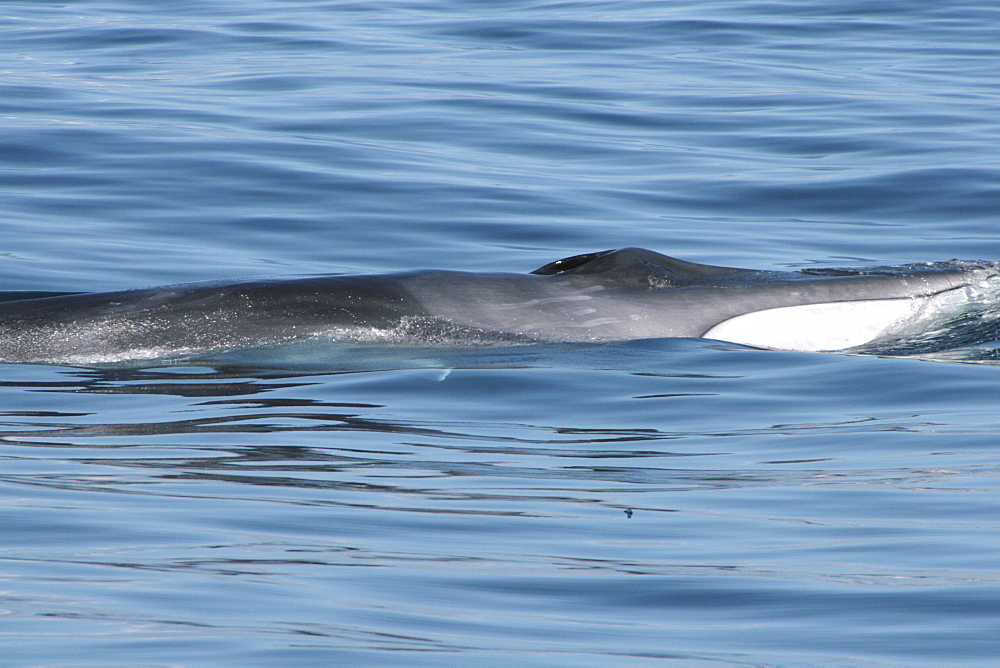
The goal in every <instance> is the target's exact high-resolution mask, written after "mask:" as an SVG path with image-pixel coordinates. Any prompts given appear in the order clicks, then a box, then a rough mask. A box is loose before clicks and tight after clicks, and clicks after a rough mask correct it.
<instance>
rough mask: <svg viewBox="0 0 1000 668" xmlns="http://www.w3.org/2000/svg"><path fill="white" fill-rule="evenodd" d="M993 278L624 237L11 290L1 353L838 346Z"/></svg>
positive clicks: (19, 357)
mask: <svg viewBox="0 0 1000 668" xmlns="http://www.w3.org/2000/svg"><path fill="white" fill-rule="evenodd" d="M998 283H1000V265H998V264H996V263H990V262H960V261H951V262H941V263H930V264H921V265H907V266H903V267H882V268H874V269H809V270H802V271H796V272H783V271H755V270H749V269H734V268H728V267H714V266H709V265H701V264H694V263H690V262H685V261H683V260H678V259H675V258H671V257H667V256H665V255H660V254H659V253H655V252H652V251H648V250H643V249H638V248H626V249H622V250H615V251H604V252H599V253H590V254H587V255H578V256H575V257H570V258H566V259H563V260H559V261H556V262H553V263H551V264H548V265H546V266H544V267H541V268H540V269H537V270H535V271H534V272H532V273H531V274H510V273H466V272H456V271H417V272H409V273H399V274H387V275H372V276H365V275H361V276H319V277H307V278H291V279H267V280H245V281H234V282H225V283H194V284H182V285H175V286H166V287H159V288H148V289H140V290H129V291H124V292H109V293H99V294H72V295H62V296H55V297H47V298H31V299H19V300H17V301H8V302H5V303H0V362H48V363H63V364H82V365H88V364H109V363H128V362H131V363H142V362H143V361H155V360H168V359H173V360H177V359H192V358H197V357H200V356H206V355H211V354H213V353H219V352H225V351H232V350H239V349H244V348H254V347H260V346H267V345H273V344H281V343H285V342H290V341H296V340H301V339H308V338H322V339H324V340H330V341H336V342H348V343H364V344H381V343H384V344H399V345H445V346H447V345H483V344H518V343H533V342H596V343H601V342H612V341H624V340H631V339H643V338H660V337H703V338H712V339H720V340H724V341H730V342H734V343H740V344H746V345H751V346H758V347H764V348H778V349H787V350H808V351H834V350H847V349H852V348H855V347H857V346H862V345H865V344H868V343H870V342H872V341H878V340H880V339H885V338H886V337H891V336H893V335H896V334H898V333H899V332H903V331H905V330H907V328H911V329H912V328H913V326H914V324H915V323H920V322H922V323H925V324H926V323H927V322H930V321H933V320H935V318H936V317H937V316H938V315H940V314H945V315H948V314H954V312H955V311H956V309H959V310H960V309H961V308H963V307H964V306H965V305H967V304H968V303H970V302H972V301H976V300H977V299H980V300H981V299H982V298H983V295H987V294H992V295H993V298H995V294H996V292H997V289H996V286H997V284H998ZM991 286H992V287H991ZM937 319H938V320H940V318H937Z"/></svg>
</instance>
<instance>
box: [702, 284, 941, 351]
mask: <svg viewBox="0 0 1000 668" xmlns="http://www.w3.org/2000/svg"><path fill="white" fill-rule="evenodd" d="M927 299H928V298H926V297H914V298H907V299H876V300H868V301H856V302H833V303H826V304H806V305H803V306H786V307H782V308H774V309H768V310H766V311H756V312H754V313H746V314H744V315H739V316H736V317H735V318H730V319H729V320H725V321H723V322H720V323H719V324H718V325H716V326H715V327H713V328H712V329H710V330H708V331H707V332H706V333H705V334H704V337H705V338H707V339H719V340H721V341H731V342H732V343H741V344H743V345H748V346H757V347H760V348H778V349H781V350H802V351H813V352H818V351H824V350H844V349H846V348H853V347H855V346H860V345H864V344H866V343H869V342H871V341H874V340H875V339H878V338H879V337H880V336H882V335H884V334H885V333H886V332H888V331H891V330H894V329H896V328H897V327H899V326H900V325H902V324H903V323H904V322H905V321H906V320H908V319H909V318H912V317H913V316H914V315H916V314H917V313H918V312H919V311H920V310H921V308H922V307H923V306H924V303H925V302H926V301H927Z"/></svg>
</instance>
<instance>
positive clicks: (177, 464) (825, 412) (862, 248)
mask: <svg viewBox="0 0 1000 668" xmlns="http://www.w3.org/2000/svg"><path fill="white" fill-rule="evenodd" d="M998 34H1000V9H998V8H996V7H995V6H994V4H993V3H987V2H979V3H974V2H973V3H957V2H955V3H923V2H893V3H872V2H851V1H847V0H837V1H835V2H826V3H801V2H768V3H758V2H734V1H732V0H728V1H726V0H720V1H715V2H706V1H704V0H701V1H699V2H629V3H619V2H613V3H612V2H603V3H602V2H559V3H546V2H523V1H513V0H512V1H510V2H493V3H480V4H476V3H457V2H435V3H420V2H403V1H401V0H396V1H395V2H392V1H390V2H382V3H374V2H347V3H329V2H277V1H265V0H249V1H246V2H241V3H229V2H197V1H193V0H192V1H190V2H188V1H183V2H169V3H163V2H144V1H139V0H130V1H129V2H113V1H108V0H104V1H100V0H92V1H88V0H81V1H78V2H73V3H49V2H7V3H3V4H2V5H0V72H2V76H0V120H2V125H0V234H2V236H0V239H2V245H0V291H9V290H41V291H100V290H113V289H125V288H131V287H138V286H144V285H157V284H163V283H170V282H177V281H189V280H200V279H218V278H228V277H237V276H261V275H297V274H314V273H327V272H329V273H335V272H352V273H367V272H380V271H392V270H399V269H419V268H439V269H461V270H475V271H515V272H524V271H529V270H531V269H534V268H536V267H538V266H540V265H542V264H545V263H547V262H550V261H552V260H554V259H556V258H559V257H563V256H566V255H572V254H575V253H583V252H588V251H596V250H603V249H607V248H617V247H623V246H640V247H646V248H650V249H654V250H657V251H660V252H663V253H667V254H670V255H674V256H679V257H682V258H684V259H687V260H691V261H695V262H705V263H710V264H719V265H731V266H746V267H753V268H761V269H787V268H802V267H812V266H829V265H833V266H864V265H868V264H883V265H885V264H899V263H907V262H923V261H937V260H946V259H949V258H962V259H984V260H991V261H996V260H1000V235H998V234H997V220H998V211H1000V149H998V147H1000V124H998V123H997V108H998V103H1000V69H998V68H997V63H998V62H1000V40H998V39H997V35H998ZM997 345H998V344H996V343H995V342H994V344H993V345H992V346H991V345H988V344H984V345H982V346H980V347H979V350H980V352H981V354H980V355H979V356H978V358H975V356H971V357H970V356H968V355H965V356H963V357H962V358H961V363H947V362H944V363H942V362H940V361H937V362H931V361H926V360H924V359H901V358H891V357H878V356H848V355H830V354H807V353H788V352H777V351H762V350H753V349H748V348H743V347H740V346H736V345H729V344H720V343H718V342H711V341H700V340H683V339H675V340H670V339H663V340H651V341H636V342H629V343H619V344H613V345H607V346H591V347H572V346H552V347H540V348H530V349H526V350H521V351H510V352H509V353H506V354H502V355H497V356H494V357H492V358H491V359H490V360H488V362H489V363H485V362H484V361H483V360H478V363H475V364H466V365H463V364H461V363H456V362H455V360H445V361H438V362H435V361H434V360H428V361H426V363H425V364H423V367H424V368H398V367H399V366H404V365H397V364H394V363H393V361H392V360H391V359H390V360H388V361H386V360H381V363H379V362H380V361H377V360H376V361H370V363H365V361H364V360H362V363H359V364H358V365H357V368H356V369H352V371H354V372H352V373H330V372H319V371H316V370H315V369H313V370H311V371H308V372H307V371H305V370H303V369H298V370H296V369H294V368H286V369H285V370H284V371H281V370H275V369H270V370H265V369H263V368H261V367H259V366H254V365H252V364H251V365H247V366H245V367H238V366H237V367H233V366H228V367H220V368H218V369H213V368H210V367H176V368H164V369H147V370H143V369H117V370H115V369H110V370H109V369H105V370H95V369H77V368H70V367H58V366H41V365H2V366H0V439H2V440H0V458H2V466H0V581H2V582H0V655H2V656H3V659H2V663H3V665H5V666H6V665H10V666H41V665H101V666H114V665H136V664H142V665H151V666H153V665H155V666H166V665H171V666H202V665H241V666H252V665H260V666H265V665H266V666H273V665H372V666H382V665H427V666H440V665H490V664H493V665H497V664H500V663H504V664H512V665H573V666H580V665H595V666H596V665H601V666H604V665H654V664H658V663H674V664H678V665H713V666H714V665H731V664H732V665H775V666H815V665H831V666H832V665H836V666H844V665H859V666H861V665H863V666H871V665H933V666H955V665H995V662H996V660H997V656H998V655H1000V556H998V554H1000V550H998V547H1000V542H998V539H997V536H998V531H1000V501H998V498H1000V496H998V492H1000V449H998V444H1000V411H998V410H997V396H998V394H997V390H998V388H1000V368H998V365H997V359H998V358H1000V355H998V354H997ZM970 362H976V363H970ZM626 511H631V513H630V514H629V513H627V512H626Z"/></svg>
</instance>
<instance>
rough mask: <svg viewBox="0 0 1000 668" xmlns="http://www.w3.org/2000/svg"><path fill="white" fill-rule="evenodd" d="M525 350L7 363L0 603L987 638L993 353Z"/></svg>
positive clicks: (93, 632)
mask: <svg viewBox="0 0 1000 668" xmlns="http://www.w3.org/2000/svg"><path fill="white" fill-rule="evenodd" d="M546 359H547V360H548V362H549V365H548V366H545V365H544V364H542V362H543V361H545V360H546ZM508 361H509V360H508ZM525 361H526V358H523V357H522V358H521V359H520V362H521V363H522V365H509V366H497V367H491V368H481V369H477V368H456V369H454V370H452V371H451V372H450V373H449V374H447V375H446V376H445V377H444V378H443V379H442V374H441V372H440V370H438V369H432V368H410V369H401V370H397V371H371V372H364V373H358V372H352V373H327V374H323V373H309V374H295V373H293V372H291V371H289V370H285V371H275V370H269V371H263V370H256V371H252V370H250V369H247V368H245V367H243V368H240V369H237V368H234V367H220V368H217V369H213V368H209V367H169V368H159V369H151V370H136V369H131V370H130V369H70V368H57V367H38V366H35V367H30V366H5V367H3V371H5V372H6V373H5V374H4V376H3V378H4V380H3V381H2V382H0V402H2V404H0V405H2V412H0V444H2V445H0V455H2V457H3V463H4V466H3V472H2V474H0V495H2V498H3V499H4V503H5V506H4V507H5V512H4V514H3V516H2V518H0V521H2V522H3V523H4V526H3V535H4V545H3V546H2V547H0V578H16V580H17V582H18V585H17V590H18V591H20V592H24V591H30V592H31V593H30V595H29V596H27V597H24V598H22V599H20V600H12V599H9V598H8V599H6V600H4V607H5V608H6V609H7V610H9V611H10V612H9V615H8V620H10V621H11V622H13V623H14V624H15V626H16V625H18V624H20V625H23V626H24V627H25V628H28V629H34V628H37V624H38V621H37V620H38V619H40V618H43V619H45V620H47V621H46V623H47V624H49V625H50V626H49V627H48V629H49V630H50V632H51V631H52V630H53V629H58V633H59V634H60V636H61V637H63V638H68V639H76V641H78V642H92V641H90V640H87V639H88V638H104V640H102V641H101V642H104V643H107V644H111V645H114V646H115V647H120V648H121V649H122V651H131V650H130V649H129V647H130V643H131V642H133V641H132V640H131V639H136V640H135V642H138V643H139V644H142V643H153V644H154V645H155V643H156V642H161V640H157V639H163V638H167V639H169V640H170V642H171V645H170V647H169V648H166V649H164V650H162V651H164V652H166V653H167V654H170V653H172V652H176V651H177V648H178V646H182V647H184V648H186V650H185V651H190V652H195V653H196V652H197V647H199V646H200V643H201V642H202V641H205V642H210V643H211V644H213V646H216V647H229V648H230V651H233V650H232V647H238V648H239V649H238V650H235V651H236V652H237V653H239V652H246V651H251V650H247V649H246V648H247V647H248V645H249V646H250V647H251V648H252V651H253V653H254V656H255V657H257V659H255V660H259V657H261V656H267V655H268V651H269V650H268V647H269V646H270V645H273V644H277V645H279V646H281V647H282V648H283V650H284V651H285V652H288V651H290V650H289V649H288V648H289V647H293V646H295V647H299V646H303V643H305V644H307V645H308V647H309V651H308V652H306V655H308V656H311V657H313V658H315V657H317V656H320V657H324V658H325V659H330V658H331V657H334V656H335V657H336V658H337V660H342V659H344V657H345V656H346V657H353V656H355V655H358V656H361V657H362V660H361V661H360V662H361V663H373V664H376V665H377V664H379V663H384V659H385V654H384V652H386V651H393V652H399V651H404V652H407V654H406V656H407V657H411V656H418V655H419V656H423V655H426V656H432V657H434V659H435V661H431V663H435V662H437V660H438V659H441V658H442V656H444V657H445V662H446V663H447V661H448V660H449V659H448V658H447V657H452V658H454V657H461V658H462V659H467V658H470V657H477V656H482V655H483V653H487V654H488V653H490V652H492V651H493V650H494V649H495V648H496V647H497V646H502V647H506V648H508V649H507V650H505V651H511V652H515V653H518V652H528V656H531V657H533V658H538V657H547V656H548V657H558V658H559V659H560V662H561V661H562V659H566V658H567V657H576V656H578V655H580V654H581V653H589V654H590V655H591V656H594V657H600V658H601V659H602V660H607V661H611V662H613V663H619V662H626V663H627V662H628V661H631V660H637V661H640V662H641V661H643V660H646V659H647V658H648V657H650V656H665V654H664V650H663V647H664V643H665V642H668V643H670V644H677V646H678V647H679V648H681V649H680V650H678V653H677V655H678V656H682V657H683V658H684V659H685V660H700V659H702V658H704V659H706V660H711V661H712V662H716V663H718V662H722V663H729V662H733V663H737V664H742V663H744V661H742V659H741V658H740V657H741V656H742V652H743V651H744V648H746V647H749V646H755V645H756V646H758V649H757V650H756V651H755V655H760V654H763V655H765V656H767V655H769V652H771V651H777V649H776V648H781V647H784V646H785V644H786V642H787V637H789V634H792V635H795V636H796V637H807V638H814V640H811V641H804V642H805V646H806V648H807V649H804V650H803V651H804V653H805V655H807V656H809V657H816V656H820V657H822V656H824V655H826V654H827V653H829V654H830V655H831V656H835V657H837V658H838V659H839V658H841V657H843V656H850V654H851V651H852V650H851V647H852V644H851V643H852V640H851V638H852V637H853V636H854V634H855V633H856V632H858V631H859V630H860V629H861V628H862V627H863V628H865V629H868V630H869V632H870V633H871V635H872V637H874V638H875V640H877V641H878V643H879V645H878V646H879V647H880V648H882V649H880V650H879V651H880V652H881V653H883V654H884V655H885V656H887V657H894V658H898V657H900V656H905V657H909V656H928V655H930V654H928V653H929V652H933V651H940V650H938V649H935V648H940V647H942V646H948V647H950V649H949V651H950V652H951V653H952V654H953V655H954V653H955V652H956V651H958V650H956V649H955V648H956V647H960V648H961V650H960V651H961V653H962V655H963V656H970V657H983V656H987V655H988V653H989V650H988V648H987V646H986V641H985V639H984V638H985V636H984V635H983V634H981V633H980V634H978V635H977V634H975V633H969V632H968V631H966V629H970V628H982V627H983V625H984V624H985V623H986V620H987V619H989V618H990V616H991V615H992V614H993V609H992V608H990V607H989V606H987V605H986V604H985V603H984V602H983V599H982V596H981V594H979V592H980V591H983V592H987V593H988V592H990V591H994V592H995V591H996V590H997V588H998V587H1000V583H998V582H997V579H996V571H995V569H992V568H989V567H987V566H986V564H988V563H989V560H990V559H991V556H990V555H992V554H993V553H994V552H995V551H994V550H993V548H992V541H991V540H989V539H987V538H986V537H985V536H986V534H984V532H990V535H992V532H994V531H995V530H996V529H998V528H1000V527H997V526H996V520H995V517H993V518H991V517H990V512H991V509H990V504H989V503H986V502H985V500H986V499H987V498H988V495H989V493H990V491H991V490H993V489H995V483H996V479H997V477H998V469H997V466H996V461H995V457H992V455H991V453H992V452H994V451H995V448H994V447H993V445H992V440H993V439H994V437H995V434H996V433H998V432H1000V424H998V419H997V416H996V414H995V410H994V409H995V407H994V406H993V402H992V398H989V397H983V398H977V397H974V396H966V395H969V394H970V392H969V391H968V390H969V389H970V388H971V387H974V386H976V385H977V383H980V382H982V381H984V380H986V381H988V380H989V378H992V375H989V377H987V375H986V374H993V373H994V370H993V369H990V368H976V367H968V366H961V365H936V364H920V363H918V362H914V361H912V360H893V359H879V358H876V357H863V356H859V357H851V356H843V355H814V354H794V353H778V352H773V351H757V350H751V349H745V348H740V347H735V346H723V345H718V344H714V343H711V342H705V341H700V342H699V341H676V340H675V341H661V342H635V343H632V344H627V345H619V346H608V347H598V348H588V349H581V350H578V351H569V352H566V351H561V352H559V353H558V354H552V355H550V356H549V357H547V358H545V357H544V356H542V355H538V356H536V357H535V358H534V359H533V360H531V361H532V362H533V364H531V365H525V364H523V363H524V362H525ZM872 365H876V366H877V367H878V369H877V375H878V376H879V377H880V378H882V379H884V380H885V381H886V382H887V383H891V387H887V388H886V389H885V390H884V391H883V395H884V396H882V397H881V398H879V397H877V396H875V395H863V394H859V393H858V392H856V388H857V386H858V383H857V381H856V378H858V377H859V375H860V377H862V378H870V377H871V376H872V374H873V373H875V371H876V370H874V369H872V368H871V366H872ZM969 374H973V375H976V376H977V377H978V378H979V380H976V379H974V378H970V375H969ZM918 385H919V386H920V391H919V392H915V393H913V394H911V393H910V392H911V390H912V388H914V387H917V386H918ZM928 397H934V399H933V400H931V401H929V400H928ZM958 397H964V398H962V399H961V400H958ZM955 402H957V403H955ZM955 439H958V440H955ZM953 443H961V447H953V446H952V444H953ZM890 562H891V563H892V567H891V568H888V567H887V566H886V564H887V563H890ZM805 609H808V610H811V611H812V612H811V613H810V615H807V616H803V615H802V613H801V611H802V610H805ZM945 610H948V611H951V612H950V613H949V614H954V611H955V610H961V611H962V612H961V613H960V614H958V615H957V616H956V618H955V624H956V626H955V628H953V629H944V630H942V631H941V632H940V633H938V634H937V635H935V636H933V637H924V635H922V633H923V632H922V631H921V630H920V629H922V628H923V627H924V626H925V625H927V624H931V623H937V622H938V620H940V619H941V618H942V617H941V616H942V614H943V611H945ZM844 619H849V620H852V621H850V622H845V621H844ZM746 620H753V622H752V623H749V622H747V621H746ZM817 624H819V625H821V626H823V627H824V628H827V629H833V631H832V632H829V633H825V634H815V633H812V629H813V628H814V626H815V625H817ZM52 625H55V626H52ZM12 628H13V627H12ZM871 629H875V631H871ZM123 632H124V633H123ZM623 633H624V634H626V635H627V636H628V647H623V646H622V645H621V643H620V642H618V641H619V640H620V639H621V636H622V634H623ZM231 638H232V639H235V638H238V639H239V640H238V641H236V640H229V639H231ZM248 638H250V639H251V640H248ZM526 638H535V640H530V641H528V642H529V645H530V647H529V648H528V649H525V647H524V643H525V639H526ZM563 638H569V639H570V640H562V639H563ZM720 642H721V643H722V644H721V646H720V645H719V643H720ZM942 643H943V645H942ZM17 647H18V646H16V647H15V649H17ZM886 648H891V649H886ZM21 651H22V652H30V651H32V650H31V649H30V648H28V647H24V648H22V649H21ZM303 651H304V650H303ZM329 652H333V654H329ZM227 656H231V654H229V655H227ZM282 656H287V654H282ZM365 656H368V657H369V658H371V657H374V659H372V660H371V661H366V660H363V657H365ZM775 656H779V657H780V656H784V654H783V650H782V652H778V654H776V655H775ZM60 658H61V660H64V661H65V660H67V657H66V656H65V655H60ZM775 661H776V662H777V663H781V661H779V660H777V659H776V660H775ZM307 662H308V661H307Z"/></svg>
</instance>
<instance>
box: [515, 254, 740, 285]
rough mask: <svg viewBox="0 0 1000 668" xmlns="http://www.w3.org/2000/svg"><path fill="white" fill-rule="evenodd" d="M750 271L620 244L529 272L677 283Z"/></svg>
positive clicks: (621, 281) (620, 281) (623, 281)
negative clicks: (697, 262)
mask: <svg viewBox="0 0 1000 668" xmlns="http://www.w3.org/2000/svg"><path fill="white" fill-rule="evenodd" d="M749 271H751V270H749V269H734V268H732V267H714V266H712V265H707V264H696V263H694V262H686V261H684V260H678V259H677V258H674V257H670V256H669V255H662V254H660V253H657V252H654V251H651V250H646V249H645V248H621V249H618V250H606V251H600V252H597V253H585V254H583V255H574V256H572V257H567V258H563V259H561V260H556V261H555V262H550V263H549V264H547V265H545V266H544V267H539V268H538V269H536V270H534V271H533V272H531V273H532V274H538V275H541V276H556V275H573V276H585V275H589V276H594V277H599V278H601V279H602V280H603V281H606V282H610V283H618V284H631V285H641V286H644V287H650V286H654V287H676V286H682V285H692V284H696V283H698V282H700V281H704V280H705V279H710V278H715V277H719V276H728V275H730V274H735V273H743V272H749Z"/></svg>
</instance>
